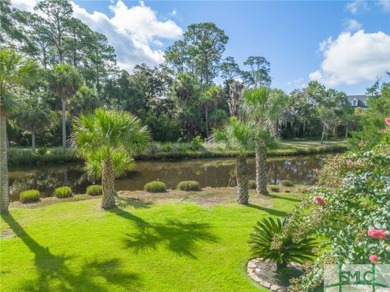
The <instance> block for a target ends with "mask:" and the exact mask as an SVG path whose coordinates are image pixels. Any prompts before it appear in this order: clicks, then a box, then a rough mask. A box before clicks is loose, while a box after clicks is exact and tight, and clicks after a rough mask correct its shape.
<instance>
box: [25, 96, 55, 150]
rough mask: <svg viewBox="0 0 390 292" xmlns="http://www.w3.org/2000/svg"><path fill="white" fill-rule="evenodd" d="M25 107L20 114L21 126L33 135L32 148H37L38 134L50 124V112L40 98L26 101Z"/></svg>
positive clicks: (31, 98) (34, 97)
mask: <svg viewBox="0 0 390 292" xmlns="http://www.w3.org/2000/svg"><path fill="white" fill-rule="evenodd" d="M24 104H25V105H24V106H23V108H22V109H21V111H20V113H19V114H18V121H19V124H20V125H22V127H24V128H25V129H27V130H28V131H29V132H30V133H31V148H32V150H35V148H36V146H35V145H36V143H35V141H36V134H37V133H39V132H42V131H43V130H44V129H45V128H46V127H47V125H48V124H50V111H49V109H48V107H47V105H46V104H44V103H43V102H42V101H41V100H40V99H39V97H38V96H36V95H35V96H32V97H30V98H28V99H27V100H24Z"/></svg>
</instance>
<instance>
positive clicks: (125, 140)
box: [73, 109, 151, 209]
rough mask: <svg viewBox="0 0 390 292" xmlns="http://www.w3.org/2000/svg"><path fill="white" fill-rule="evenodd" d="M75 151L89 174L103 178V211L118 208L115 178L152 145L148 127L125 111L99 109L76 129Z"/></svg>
mask: <svg viewBox="0 0 390 292" xmlns="http://www.w3.org/2000/svg"><path fill="white" fill-rule="evenodd" d="M73 135H74V147H75V148H74V149H75V151H76V153H77V154H78V155H79V156H81V157H83V158H84V159H85V161H86V166H87V170H88V172H90V173H93V174H96V175H98V176H101V177H102V190H103V197H102V208H103V209H110V208H112V207H114V206H115V187H114V179H115V176H118V175H121V174H123V173H124V172H125V171H126V170H128V169H129V166H130V165H131V162H132V158H133V155H134V154H135V153H137V152H139V151H142V150H143V149H144V148H145V147H146V146H147V145H148V143H149V142H150V140H151V136H150V133H149V131H148V129H147V127H145V126H142V125H141V122H140V120H139V119H138V118H136V117H134V116H132V115H131V114H129V113H126V112H123V111H106V110H104V109H97V110H96V111H95V112H94V113H93V114H87V115H81V116H80V117H78V118H77V119H76V120H75V123H74V125H73Z"/></svg>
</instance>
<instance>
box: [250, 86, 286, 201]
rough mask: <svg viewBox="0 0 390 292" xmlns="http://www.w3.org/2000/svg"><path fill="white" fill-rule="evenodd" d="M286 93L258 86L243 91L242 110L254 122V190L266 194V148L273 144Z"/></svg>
mask: <svg viewBox="0 0 390 292" xmlns="http://www.w3.org/2000/svg"><path fill="white" fill-rule="evenodd" d="M286 102H287V98H286V95H285V94H284V93H283V91H281V90H277V89H276V90H271V89H269V88H267V87H260V88H255V89H251V90H247V91H245V92H244V105H243V112H244V115H245V116H246V119H248V120H250V121H252V122H253V123H254V124H255V127H254V134H253V136H254V142H255V153H256V191H257V193H258V194H263V195H266V194H268V191H267V181H268V178H267V148H269V147H273V146H275V139H274V138H275V137H276V136H277V128H276V127H277V120H278V119H279V118H280V115H281V113H282V111H283V109H284V108H285V105H286Z"/></svg>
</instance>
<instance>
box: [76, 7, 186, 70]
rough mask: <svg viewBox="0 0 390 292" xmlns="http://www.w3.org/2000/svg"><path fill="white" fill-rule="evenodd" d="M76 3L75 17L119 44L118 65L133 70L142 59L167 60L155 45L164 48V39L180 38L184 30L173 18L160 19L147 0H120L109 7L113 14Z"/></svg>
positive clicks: (150, 62)
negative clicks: (131, 1)
mask: <svg viewBox="0 0 390 292" xmlns="http://www.w3.org/2000/svg"><path fill="white" fill-rule="evenodd" d="M72 4H73V10H74V15H75V17H77V18H79V19H81V20H82V21H84V22H85V23H86V24H88V25H89V26H90V27H91V29H93V30H95V31H98V32H100V33H103V34H104V35H106V36H107V39H108V41H109V43H110V44H111V45H112V46H113V47H114V48H115V52H116V54H117V56H118V58H117V59H118V65H119V66H120V67H122V68H124V69H127V70H129V71H131V70H132V69H133V68H134V66H135V65H137V64H140V63H146V64H148V65H157V64H159V63H161V62H163V61H164V53H163V51H161V49H154V48H153V47H154V46H156V47H158V48H161V47H163V46H164V40H174V39H177V38H179V37H180V36H181V35H182V33H183V30H182V29H181V27H179V26H178V25H177V24H176V23H175V22H173V21H172V20H166V21H161V20H159V19H158V18H157V14H156V12H155V11H153V10H152V9H151V8H150V7H147V6H145V4H144V3H143V2H140V3H139V5H137V6H133V7H128V6H126V4H125V3H123V2H122V1H121V0H120V1H118V2H116V4H113V5H111V6H110V7H109V8H110V10H111V11H112V13H113V16H112V17H108V16H107V15H105V14H103V13H101V12H97V11H94V12H93V13H89V12H88V11H86V10H85V9H84V8H82V7H80V6H79V5H77V4H75V3H72Z"/></svg>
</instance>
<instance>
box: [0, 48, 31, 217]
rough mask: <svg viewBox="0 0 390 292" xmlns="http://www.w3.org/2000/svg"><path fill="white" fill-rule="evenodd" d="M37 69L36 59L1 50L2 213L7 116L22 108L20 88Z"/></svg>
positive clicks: (2, 209) (0, 207)
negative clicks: (19, 99)
mask: <svg viewBox="0 0 390 292" xmlns="http://www.w3.org/2000/svg"><path fill="white" fill-rule="evenodd" d="M36 71H37V65H36V63H35V62H34V61H32V60H26V59H24V58H23V56H22V55H19V54H17V53H16V52H15V51H14V50H11V49H1V50H0V213H7V212H8V204H9V197H8V195H9V194H8V157H7V149H8V139H7V116H9V115H10V114H12V113H15V112H16V111H17V110H18V109H19V108H20V104H19V103H18V102H17V98H16V96H17V92H18V89H19V88H20V87H22V86H26V85H28V84H29V83H31V82H32V80H33V76H34V75H35V73H36Z"/></svg>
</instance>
